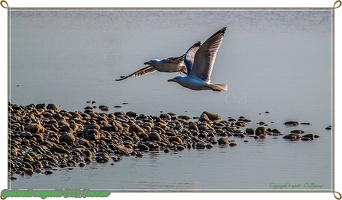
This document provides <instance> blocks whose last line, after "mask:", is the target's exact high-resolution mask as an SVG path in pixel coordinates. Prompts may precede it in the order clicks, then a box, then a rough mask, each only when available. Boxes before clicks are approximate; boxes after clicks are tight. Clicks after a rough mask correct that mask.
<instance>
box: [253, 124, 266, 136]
mask: <svg viewBox="0 0 342 200" xmlns="http://www.w3.org/2000/svg"><path fill="white" fill-rule="evenodd" d="M266 133H267V130H266V127H264V126H259V127H258V128H256V129H255V135H258V136H259V135H266Z"/></svg>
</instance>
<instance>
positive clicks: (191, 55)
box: [184, 41, 201, 75]
mask: <svg viewBox="0 0 342 200" xmlns="http://www.w3.org/2000/svg"><path fill="white" fill-rule="evenodd" d="M200 46H201V42H200V41H198V42H197V43H195V44H194V45H192V46H191V47H190V48H189V49H188V51H187V52H186V53H185V56H184V64H185V66H186V70H187V75H189V74H190V72H191V70H192V67H193V65H194V60H195V54H196V52H197V50H198V49H199V48H200Z"/></svg>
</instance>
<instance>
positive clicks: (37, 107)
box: [36, 103, 46, 109]
mask: <svg viewBox="0 0 342 200" xmlns="http://www.w3.org/2000/svg"><path fill="white" fill-rule="evenodd" d="M45 107H46V105H45V103H39V104H37V105H36V109H45Z"/></svg>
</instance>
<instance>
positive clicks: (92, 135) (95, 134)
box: [84, 129, 101, 140]
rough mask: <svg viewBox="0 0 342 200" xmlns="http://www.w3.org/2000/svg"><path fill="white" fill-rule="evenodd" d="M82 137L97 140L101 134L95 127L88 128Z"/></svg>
mask: <svg viewBox="0 0 342 200" xmlns="http://www.w3.org/2000/svg"><path fill="white" fill-rule="evenodd" d="M84 138H85V139H87V140H99V139H100V138H101V134H100V132H99V131H98V130H96V129H88V130H87V131H86V133H85V134H84Z"/></svg>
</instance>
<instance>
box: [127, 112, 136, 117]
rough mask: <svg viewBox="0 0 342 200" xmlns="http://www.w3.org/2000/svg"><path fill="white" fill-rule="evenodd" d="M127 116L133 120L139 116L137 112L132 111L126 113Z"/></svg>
mask: <svg viewBox="0 0 342 200" xmlns="http://www.w3.org/2000/svg"><path fill="white" fill-rule="evenodd" d="M126 115H127V116H130V117H133V118H136V117H137V116H138V114H137V113H136V112H132V111H128V112H126Z"/></svg>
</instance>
